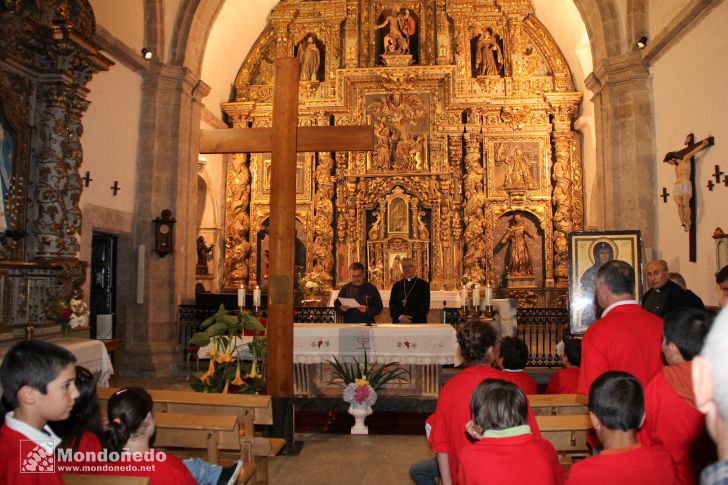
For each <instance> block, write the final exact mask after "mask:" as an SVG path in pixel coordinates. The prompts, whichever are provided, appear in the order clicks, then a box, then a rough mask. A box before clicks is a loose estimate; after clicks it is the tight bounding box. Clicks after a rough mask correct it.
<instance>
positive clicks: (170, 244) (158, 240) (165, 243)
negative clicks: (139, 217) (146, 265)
mask: <svg viewBox="0 0 728 485" xmlns="http://www.w3.org/2000/svg"><path fill="white" fill-rule="evenodd" d="M153 222H154V252H155V253H157V256H159V257H160V258H163V257H165V256H166V255H168V254H170V253H173V252H174V225H175V223H176V222H177V221H176V220H175V219H174V217H172V211H170V210H169V209H164V210H163V211H162V214H161V216H160V217H157V218H156V219H154V221H153Z"/></svg>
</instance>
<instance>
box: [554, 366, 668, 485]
mask: <svg viewBox="0 0 728 485" xmlns="http://www.w3.org/2000/svg"><path fill="white" fill-rule="evenodd" d="M589 417H590V418H591V422H592V426H594V431H595V432H596V434H597V436H598V437H599V440H600V441H601V442H602V444H603V445H604V450H603V451H602V452H601V453H600V454H599V455H598V456H592V457H590V458H587V459H585V460H583V461H580V462H577V463H575V464H574V465H572V466H571V470H570V472H569V479H568V480H567V481H566V483H567V484H572V485H575V484H585V485H599V484H614V483H621V484H625V485H626V484H633V483H634V484H639V485H652V484H654V485H658V484H667V483H675V482H676V480H677V477H676V474H675V466H674V465H673V463H672V459H671V458H670V455H669V453H667V452H666V451H665V450H663V449H661V448H650V447H644V446H642V445H640V443H639V442H638V441H637V430H638V429H639V427H640V426H641V425H642V423H643V421H644V418H645V402H644V395H643V393H642V386H641V385H640V383H639V381H638V380H637V378H636V377H634V376H633V375H631V374H628V373H627V372H620V371H610V372H605V373H604V374H602V375H600V376H599V377H597V378H596V379H595V380H594V383H593V384H592V385H591V388H590V389H589Z"/></svg>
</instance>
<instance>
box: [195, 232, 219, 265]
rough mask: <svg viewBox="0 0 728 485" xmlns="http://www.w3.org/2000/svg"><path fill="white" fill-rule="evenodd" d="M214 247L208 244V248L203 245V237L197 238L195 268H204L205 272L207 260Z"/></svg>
mask: <svg viewBox="0 0 728 485" xmlns="http://www.w3.org/2000/svg"><path fill="white" fill-rule="evenodd" d="M214 246H215V245H214V244H210V245H209V246H208V245H207V244H205V237H204V236H200V237H198V238H197V266H204V267H205V270H207V260H208V259H209V257H210V256H209V255H210V254H211V253H212V248H213V247H214Z"/></svg>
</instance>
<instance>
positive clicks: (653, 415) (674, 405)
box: [637, 307, 716, 484]
mask: <svg viewBox="0 0 728 485" xmlns="http://www.w3.org/2000/svg"><path fill="white" fill-rule="evenodd" d="M710 323H711V318H710V316H709V315H708V314H707V313H706V312H705V311H704V310H698V309H696V308H687V307H680V308H676V309H675V310H673V311H671V312H670V313H668V314H667V315H666V316H665V320H664V323H663V337H662V355H663V356H664V357H665V361H666V362H667V364H668V365H667V366H666V367H663V368H662V372H660V373H659V374H657V375H656V376H655V377H653V378H652V380H651V381H650V383H649V384H648V385H647V388H646V389H645V424H644V426H642V429H641V430H640V432H639V434H638V435H637V439H639V442H640V443H642V444H643V445H645V446H652V445H657V446H662V447H663V448H664V449H665V451H667V452H668V453H670V456H671V457H672V460H673V461H674V462H675V468H676V470H677V478H678V483H681V484H694V483H698V482H699V481H700V472H701V470H702V469H703V468H705V467H706V466H708V465H709V464H710V463H712V462H713V461H715V459H716V455H715V447H714V446H713V442H712V441H711V440H710V436H709V435H708V431H707V429H706V428H705V418H704V416H703V414H702V413H701V412H700V411H698V410H697V409H696V407H695V395H694V394H693V385H692V376H691V370H692V360H693V357H694V356H696V355H697V354H698V353H699V352H700V349H701V348H702V347H703V342H704V341H705V336H706V335H708V330H710Z"/></svg>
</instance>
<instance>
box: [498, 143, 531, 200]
mask: <svg viewBox="0 0 728 485" xmlns="http://www.w3.org/2000/svg"><path fill="white" fill-rule="evenodd" d="M501 148H502V145H501ZM501 154H502V153H501ZM502 161H503V163H504V164H505V166H506V175H505V178H504V180H503V188H504V189H506V190H526V189H534V188H536V186H537V184H536V181H535V180H533V176H532V175H531V169H530V166H529V165H530V163H529V161H528V158H526V156H525V155H524V154H523V150H522V149H521V148H520V147H518V148H516V151H515V154H514V155H512V156H509V157H506V158H505V159H503V160H502Z"/></svg>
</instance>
